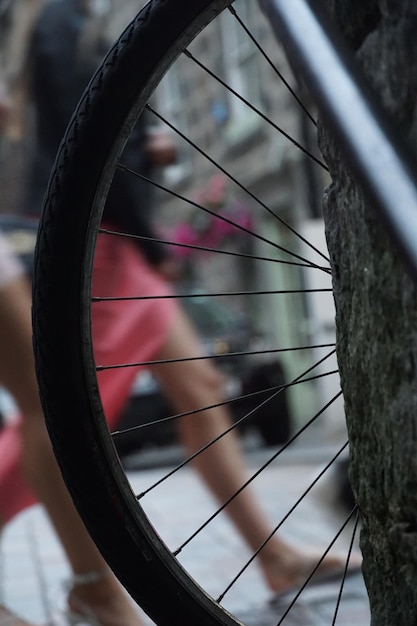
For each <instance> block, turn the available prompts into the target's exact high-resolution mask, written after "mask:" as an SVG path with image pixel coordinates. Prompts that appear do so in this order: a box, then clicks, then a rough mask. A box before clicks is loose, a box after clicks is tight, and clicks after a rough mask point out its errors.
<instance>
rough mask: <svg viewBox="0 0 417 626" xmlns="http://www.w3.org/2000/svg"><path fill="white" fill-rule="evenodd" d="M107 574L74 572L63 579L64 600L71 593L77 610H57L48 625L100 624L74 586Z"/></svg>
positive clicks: (83, 625)
mask: <svg viewBox="0 0 417 626" xmlns="http://www.w3.org/2000/svg"><path fill="white" fill-rule="evenodd" d="M107 575H108V574H107V572H88V573H86V574H75V575H74V576H72V577H71V578H69V579H68V580H67V581H65V583H64V588H65V592H66V600H67V598H68V595H69V594H70V593H71V597H72V599H73V600H74V601H75V603H76V604H77V611H74V610H71V609H69V608H68V609H64V610H61V611H59V612H57V613H56V614H54V615H53V616H52V617H51V620H50V623H49V624H50V626H101V625H100V622H99V621H98V619H97V618H96V617H95V616H94V614H93V612H92V610H91V609H90V608H89V607H87V606H85V604H84V603H83V602H82V600H80V599H79V598H78V597H77V596H76V594H74V587H80V586H83V585H89V584H91V583H95V582H99V581H100V580H103V578H105V577H106V576H107ZM0 626H1V625H0Z"/></svg>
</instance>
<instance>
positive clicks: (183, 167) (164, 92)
mask: <svg viewBox="0 0 417 626" xmlns="http://www.w3.org/2000/svg"><path fill="white" fill-rule="evenodd" d="M188 91H189V89H188V79H187V74H186V73H183V72H182V71H181V68H180V67H179V64H178V63H175V64H174V65H173V66H172V67H171V68H170V70H169V71H168V72H167V74H166V75H165V76H164V78H163V80H162V81H161V84H160V85H159V87H158V90H157V96H156V102H157V104H156V109H157V111H158V113H160V114H161V115H162V116H163V117H164V118H165V119H166V120H167V121H168V122H169V123H170V124H172V125H173V127H174V128H176V129H178V130H179V131H180V132H181V133H184V135H185V136H187V135H188V130H189V119H188V113H189V111H188V109H187V107H186V106H184V102H187V101H189V94H188ZM177 141H178V161H177V163H176V164H175V165H171V166H169V167H167V168H165V170H164V176H165V177H166V180H167V182H170V183H176V182H179V181H181V180H183V179H184V178H185V176H187V175H188V173H189V171H190V168H191V158H190V147H189V145H188V143H187V142H186V141H184V140H182V139H181V138H180V137H177Z"/></svg>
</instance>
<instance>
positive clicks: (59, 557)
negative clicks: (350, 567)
mask: <svg viewBox="0 0 417 626" xmlns="http://www.w3.org/2000/svg"><path fill="white" fill-rule="evenodd" d="M332 452H333V451H332V450H331V449H330V448H329V450H327V449H325V448H320V449H319V450H318V451H314V450H309V451H308V452H307V453H306V451H304V453H303V454H301V455H300V454H298V455H297V452H296V451H295V453H293V454H292V455H291V454H289V455H288V456H287V458H286V459H285V460H283V461H280V462H274V463H273V464H272V465H271V466H270V467H268V468H267V469H266V470H265V471H264V472H262V474H260V476H259V477H258V478H257V479H256V482H255V483H254V489H255V490H256V491H257V494H258V496H259V498H260V500H261V501H262V503H263V505H264V507H265V509H266V511H267V512H268V514H269V515H270V517H271V519H273V520H274V521H275V523H278V522H279V520H280V519H282V517H283V515H285V513H286V512H287V511H288V509H289V508H290V507H291V506H292V505H293V504H294V502H295V500H296V499H297V498H298V496H299V495H300V494H301V493H302V492H303V491H304V490H305V488H306V487H307V486H308V485H309V484H310V482H311V480H312V479H313V478H314V477H315V476H316V475H317V474H318V473H319V471H320V470H321V469H322V467H323V466H324V464H325V463H326V462H327V460H328V459H330V458H331V456H332ZM268 453H269V451H267V450H254V451H250V452H249V453H248V462H249V465H250V469H252V470H253V469H256V468H257V467H259V466H260V464H261V463H263V462H264V460H265V459H266V458H267V455H268ZM165 456H166V457H167V458H168V459H169V451H166V452H165ZM174 456H175V454H174ZM141 463H142V465H141ZM160 465H161V463H160V462H158V463H153V464H152V463H150V462H149V459H148V460H147V461H146V462H143V460H142V461H141V460H140V458H139V460H138V462H137V463H136V464H135V467H136V469H131V470H130V471H129V477H130V480H131V483H132V485H133V487H134V489H137V490H142V489H143V488H144V486H145V485H148V484H150V483H153V482H155V481H157V480H158V479H159V478H160V477H161V476H163V475H164V474H165V473H166V469H165V468H163V467H161V466H160ZM132 467H133V465H132ZM137 468H139V469H137ZM334 487H335V483H334V477H332V476H331V475H330V476H327V477H325V478H323V480H321V481H320V482H319V483H318V485H317V486H316V487H315V488H314V489H313V490H312V492H311V493H310V494H309V496H308V497H307V498H305V500H304V501H303V503H302V504H301V505H300V507H298V508H297V509H296V510H295V511H294V513H293V514H292V515H291V517H290V518H289V520H288V521H287V522H286V523H284V524H283V526H282V528H281V529H280V532H281V533H282V535H283V536H285V537H287V538H288V539H290V540H291V541H294V542H295V543H298V544H301V545H304V546H306V547H307V548H309V549H313V548H325V547H326V546H327V544H328V543H329V542H330V540H331V538H332V537H333V535H334V534H335V532H336V531H337V529H338V528H339V527H340V526H341V524H342V520H343V517H346V515H345V513H344V511H343V512H342V510H341V508H340V507H339V506H338V505H337V504H335V501H334V500H335V499H334ZM143 506H144V508H145V510H146V511H147V513H148V515H149V517H150V519H151V521H152V522H153V523H154V524H155V525H156V527H157V529H158V531H159V533H160V534H161V536H162V537H163V539H164V540H165V541H166V543H167V544H168V546H169V547H170V548H175V547H177V546H178V545H180V544H181V543H182V541H183V540H184V538H185V537H187V533H190V532H192V531H193V530H195V528H197V527H198V525H199V524H200V523H201V522H202V520H204V516H205V515H206V514H207V513H210V511H211V510H212V507H213V502H212V500H211V497H210V495H209V494H208V493H207V492H206V490H205V489H204V488H203V487H202V485H201V483H200V482H199V481H198V478H197V477H196V475H195V474H194V472H192V471H191V470H189V469H183V470H182V471H181V473H180V474H179V475H175V477H172V478H170V480H168V481H167V483H163V484H162V485H161V486H160V487H159V488H158V490H155V492H151V493H150V494H149V495H148V496H146V497H145V498H144V500H143ZM342 513H343V514H342ZM351 531H352V524H350V526H349V532H345V533H344V534H343V535H342V536H341V538H340V539H338V541H337V544H336V545H335V550H337V551H339V552H341V551H342V550H344V549H346V547H347V546H348V545H349V542H350V537H351ZM247 554H248V553H247V550H246V547H245V546H244V545H243V544H242V542H241V540H240V539H239V537H238V536H236V534H235V532H234V531H233V529H232V527H231V525H230V524H229V522H228V520H227V519H225V518H224V517H223V516H219V517H218V518H216V520H215V521H214V522H213V524H211V525H209V526H208V527H207V528H206V529H205V530H204V531H203V532H201V533H200V534H199V535H198V536H197V538H196V539H195V540H194V541H193V543H192V544H190V546H189V547H188V546H187V547H185V548H184V549H183V551H182V552H181V554H180V555H179V559H180V560H181V561H182V562H183V563H184V565H185V566H186V567H187V568H188V569H189V571H190V573H191V574H192V575H193V576H194V578H195V579H196V580H197V581H198V582H200V583H201V584H202V585H203V586H204V587H205V588H206V589H207V590H208V591H209V592H210V593H211V594H212V595H214V596H216V597H217V596H218V595H219V594H220V593H221V592H222V591H223V590H224V589H225V587H226V586H227V585H228V583H229V582H230V581H231V580H232V578H233V577H234V575H235V573H236V572H237V571H238V570H239V569H240V568H241V567H242V565H243V564H244V562H245V557H246V556H247ZM68 572H69V570H68V566H67V564H66V561H65V558H64V556H63V553H62V550H61V548H60V546H59V544H58V542H57V541H56V539H55V536H54V534H53V531H52V529H51V527H50V525H49V522H48V520H47V518H46V516H45V514H44V512H43V510H42V509H41V508H40V507H34V508H32V509H31V510H29V511H27V512H25V513H23V514H22V515H20V516H19V517H18V518H17V519H16V520H15V521H13V522H12V523H11V524H10V526H9V527H7V528H6V530H5V532H4V534H3V537H2V542H1V558H0V600H1V601H2V602H4V603H5V604H6V605H7V606H9V607H10V608H12V609H14V610H15V611H16V612H18V613H19V614H20V615H22V617H25V618H26V619H28V620H29V621H30V622H32V623H33V624H45V623H46V622H50V621H51V620H52V619H53V614H54V613H56V612H57V611H59V609H60V606H62V605H63V602H64V591H63V586H64V581H65V579H66V578H67V577H68ZM339 587H340V584H338V583H336V582H333V583H332V582H330V583H327V584H320V585H315V586H311V587H308V588H307V589H306V590H305V591H304V592H303V593H302V595H301V596H300V598H299V599H298V601H297V603H296V604H295V606H294V608H293V609H292V610H291V612H290V613H289V614H288V616H287V617H286V618H285V620H284V621H283V624H284V625H285V626H331V625H332V624H333V623H335V624H336V625H338V626H342V625H343V626H352V625H353V624H354V625H355V626H368V625H369V621H370V619H369V610H368V602H367V596H366V592H365V589H364V585H363V581H362V578H361V575H360V574H356V575H354V576H351V577H349V578H348V579H347V581H346V582H345V588H344V593H343V595H342V601H341V604H340V608H339V612H338V615H337V619H336V621H335V622H334V621H333V620H334V617H333V616H334V611H335V606H336V601H337V597H338V593H339ZM223 603H224V605H225V606H226V608H228V609H229V610H230V611H231V612H232V613H233V614H235V615H236V616H237V617H238V618H239V619H240V620H241V621H242V622H243V623H244V624H245V625H246V626H277V624H278V622H279V620H280V618H281V617H280V616H282V615H283V614H284V613H285V610H286V607H287V606H288V603H289V598H288V597H285V598H282V599H281V600H280V601H279V602H278V601H275V602H271V596H270V593H269V592H268V590H266V589H265V586H264V584H263V581H262V578H261V576H260V573H259V571H258V569H257V567H256V566H251V567H250V568H248V570H247V571H246V572H245V573H244V574H243V575H242V577H241V578H240V580H239V581H238V583H237V584H236V586H235V587H232V589H231V590H230V592H228V593H227V594H226V596H225V598H224V601H223ZM145 621H146V624H147V625H148V624H151V622H150V621H149V620H148V619H147V618H146V620H145ZM196 626H198V625H196Z"/></svg>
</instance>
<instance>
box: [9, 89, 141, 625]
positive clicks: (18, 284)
mask: <svg viewBox="0 0 417 626" xmlns="http://www.w3.org/2000/svg"><path fill="white" fill-rule="evenodd" d="M9 107H10V98H8V97H7V98H6V97H2V96H0V119H1V121H2V123H3V124H5V123H6V122H7V117H8V116H7V114H8V110H9ZM0 128H1V126H0ZM0 384H1V385H2V386H3V387H5V388H6V389H7V390H8V391H9V392H10V393H11V395H12V396H13V397H14V399H15V400H16V402H17V405H18V408H19V410H20V411H21V415H17V416H16V417H15V419H13V420H12V421H11V422H9V423H8V424H7V426H6V427H5V428H4V429H3V430H2V431H1V433H0V531H1V529H2V528H3V527H4V525H5V524H6V523H8V522H9V521H10V520H12V519H13V518H14V517H15V515H16V514H17V513H19V512H20V511H23V510H24V509H26V508H27V507H29V506H31V505H33V504H34V503H35V502H37V501H38V500H40V501H41V502H42V503H43V504H44V506H45V508H46V510H47V512H48V514H49V517H50V519H51V521H52V523H53V525H54V527H55V529H56V531H57V534H58V536H59V538H60V540H61V543H62V546H63V548H64V550H65V552H66V555H67V557H68V561H69V563H70V566H71V568H72V571H73V574H74V575H73V578H72V579H71V584H70V589H69V593H68V610H69V611H70V613H71V614H72V617H73V619H74V620H75V622H76V621H77V620H78V621H80V616H83V617H82V619H83V620H84V622H85V619H84V618H85V617H87V618H91V619H93V618H94V619H95V620H98V622H99V623H100V624H101V625H102V626H114V625H116V624H118V625H119V624H123V626H141V624H142V621H141V619H140V618H139V616H138V614H137V610H136V608H135V607H134V606H133V603H132V602H131V601H130V599H129V598H128V596H127V594H126V592H125V591H124V589H123V588H122V587H121V585H120V583H119V582H118V581H117V580H116V578H115V576H114V575H113V573H112V572H111V570H110V569H109V567H108V565H107V564H106V563H105V561H104V560H103V558H102V557H101V555H100V554H99V552H98V550H97V548H96V546H95V544H94V543H93V541H92V540H91V538H90V536H89V535H88V534H87V532H86V530H85V527H84V525H83V524H82V522H81V520H80V518H79V516H78V513H77V512H76V510H75V508H74V505H73V503H72V500H71V499H70V497H69V495H68V491H67V489H66V487H65V485H64V482H63V480H62V477H61V473H60V471H59V468H58V465H57V463H56V460H55V457H54V454H53V451H52V447H51V444H50V440H49V436H48V434H47V430H46V426H45V422H44V417H43V412H42V407H41V404H40V400H39V395H38V388H37V382H36V377H35V368H34V361H33V351H32V324H31V286H30V284H29V281H28V279H27V277H26V275H25V272H24V268H23V266H22V265H21V263H20V262H19V261H18V259H17V258H16V256H15V255H14V253H13V252H12V250H11V248H10V246H9V244H8V242H7V240H6V239H5V237H4V236H2V235H1V233H0ZM35 494H36V496H35ZM3 617H4V619H5V620H6V618H7V620H9V618H10V620H11V621H10V623H11V624H14V623H16V624H17V626H19V624H22V625H24V624H25V622H24V621H22V620H19V618H17V617H15V616H13V614H11V613H9V611H8V610H7V609H6V607H0V623H2V618H3ZM75 622H74V623H75ZM94 623H95V624H97V621H96V622H94Z"/></svg>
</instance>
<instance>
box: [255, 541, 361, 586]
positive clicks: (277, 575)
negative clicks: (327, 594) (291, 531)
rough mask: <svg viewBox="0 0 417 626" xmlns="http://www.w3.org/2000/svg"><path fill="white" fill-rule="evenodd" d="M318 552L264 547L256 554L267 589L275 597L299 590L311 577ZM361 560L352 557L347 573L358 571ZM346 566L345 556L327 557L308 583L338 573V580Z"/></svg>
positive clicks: (286, 547) (355, 556)
mask: <svg viewBox="0 0 417 626" xmlns="http://www.w3.org/2000/svg"><path fill="white" fill-rule="evenodd" d="M321 557H322V553H319V552H316V553H313V552H304V551H303V552H301V551H300V550H296V549H294V548H292V547H290V546H288V545H286V544H285V546H284V545H283V544H280V545H277V546H270V547H268V548H267V547H266V548H264V550H263V551H262V552H261V553H260V555H259V560H260V566H261V568H262V572H263V574H264V577H265V579H266V581H267V583H268V586H269V588H270V589H271V590H272V591H273V592H274V593H276V594H280V595H283V594H285V593H287V592H290V591H293V590H294V589H296V588H297V587H301V586H302V585H303V584H304V582H305V581H306V580H307V578H308V577H309V576H310V575H311V573H312V571H313V570H314V568H315V567H316V566H317V563H318V562H319V560H320V559H321ZM361 564H362V557H361V556H360V555H358V554H356V553H355V554H352V555H351V557H350V559H349V566H348V572H349V571H358V570H359V569H360V567H361ZM345 566H346V555H341V554H336V555H332V554H328V555H327V556H326V557H325V558H324V559H323V561H322V562H321V563H320V565H319V566H318V568H317V570H316V571H315V573H314V577H313V578H312V581H317V582H318V580H319V579H320V578H326V577H327V576H329V577H331V576H333V575H337V574H340V577H341V578H342V576H343V572H344V570H345Z"/></svg>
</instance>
